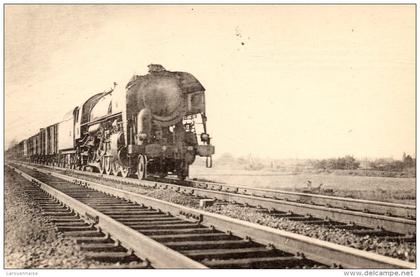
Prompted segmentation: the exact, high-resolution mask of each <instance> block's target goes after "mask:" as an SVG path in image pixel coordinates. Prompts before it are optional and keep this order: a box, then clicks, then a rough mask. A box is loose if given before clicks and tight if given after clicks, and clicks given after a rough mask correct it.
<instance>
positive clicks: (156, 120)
mask: <svg viewBox="0 0 420 277" xmlns="http://www.w3.org/2000/svg"><path fill="white" fill-rule="evenodd" d="M204 91H205V89H204V87H203V86H202V85H201V83H200V82H199V81H198V80H197V79H196V78H195V77H194V76H193V75H191V74H189V73H186V72H172V71H167V70H166V69H165V68H164V67H163V66H161V65H157V64H151V65H149V73H148V74H146V75H135V76H133V77H132V78H131V80H130V81H129V82H128V84H127V85H126V86H125V87H120V86H118V85H117V84H116V83H114V87H113V88H112V89H110V90H108V91H105V92H101V93H98V94H95V95H93V96H92V97H90V98H89V99H87V100H86V101H84V102H83V103H82V104H81V105H79V106H76V107H75V108H74V109H72V110H71V111H69V112H68V113H67V114H65V115H64V118H63V120H62V121H61V122H59V123H56V124H53V125H50V126H48V127H46V128H42V129H41V130H40V132H39V133H38V134H35V135H33V136H31V137H30V138H28V139H26V140H24V141H23V142H21V143H20V144H18V145H16V146H15V147H14V148H13V149H11V152H13V153H15V154H14V156H15V157H16V156H19V157H20V158H22V159H26V160H27V161H30V162H34V163H42V164H51V165H56V166H61V167H67V168H75V169H81V170H88V169H89V170H95V171H99V172H101V173H104V174H114V175H122V176H123V177H127V176H128V175H135V174H137V176H138V178H139V179H144V178H145V177H146V176H147V175H148V174H151V175H157V176H160V177H164V176H166V175H168V174H174V175H177V176H178V177H179V178H180V179H185V178H186V177H187V176H188V174H189V166H190V165H191V164H192V163H193V162H194V160H195V158H196V156H201V157H205V158H206V165H207V166H208V167H211V166H212V155H213V154H214V146H213V145H211V143H210V136H209V134H208V133H207V126H206V122H207V117H206V111H205V94H204ZM200 142H201V143H200Z"/></svg>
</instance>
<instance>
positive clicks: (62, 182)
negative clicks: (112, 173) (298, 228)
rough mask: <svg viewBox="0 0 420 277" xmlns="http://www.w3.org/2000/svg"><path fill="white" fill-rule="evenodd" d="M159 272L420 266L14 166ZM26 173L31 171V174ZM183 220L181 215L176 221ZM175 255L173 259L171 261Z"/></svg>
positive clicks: (62, 176)
mask: <svg viewBox="0 0 420 277" xmlns="http://www.w3.org/2000/svg"><path fill="white" fill-rule="evenodd" d="M14 170H15V171H17V172H19V173H20V174H21V175H22V176H24V177H25V178H27V179H29V180H31V181H33V182H35V183H36V184H38V185H39V186H40V188H41V189H43V190H45V191H47V192H48V193H49V194H51V195H53V196H54V197H56V198H58V199H59V200H60V201H62V202H63V203H65V204H66V205H68V206H70V207H71V208H72V209H73V210H74V211H75V212H77V213H78V214H83V215H86V216H87V217H89V218H91V219H93V220H94V222H95V226H96V227H98V228H100V229H101V230H102V231H103V232H105V233H109V234H110V236H111V237H112V238H114V239H115V240H117V241H119V242H121V245H123V246H124V247H126V248H129V249H132V250H133V252H134V253H135V254H136V255H138V256H139V257H141V258H143V259H147V260H149V261H150V262H151V265H152V266H153V267H165V268H168V267H170V268H179V267H181V268H202V267H211V268H261V267H269V268H301V267H305V266H306V267H307V266H309V267H313V266H315V267H317V266H320V264H322V265H324V266H325V265H327V266H330V267H337V266H341V267H346V268H347V267H348V268H413V267H415V264H413V263H408V262H403V261H401V260H397V259H392V258H388V257H384V256H380V255H377V254H373V253H367V252H364V251H360V250H356V249H352V248H349V247H343V246H339V245H335V244H332V243H328V242H324V241H319V240H317V239H311V238H308V237H305V236H301V235H296V234H292V233H289V232H285V231H280V230H276V229H272V228H268V227H264V226H260V225H257V224H252V223H249V222H244V221H240V220H236V219H231V218H228V217H224V216H220V215H215V214H211V213H207V212H204V211H200V210H195V209H191V208H187V207H183V206H180V205H176V204H172V203H168V202H165V201H161V200H157V199H153V198H150V197H146V196H142V195H139V194H135V193H131V192H127V191H123V190H119V189H115V188H111V187H109V186H104V185H101V184H98V183H95V182H90V181H85V180H82V179H79V178H75V177H69V176H65V175H62V174H59V173H56V172H52V171H47V170H44V169H38V170H34V169H30V168H28V167H26V168H24V167H21V170H19V169H16V168H14ZM23 171H24V172H23ZM173 215H176V216H173ZM168 257H170V258H168Z"/></svg>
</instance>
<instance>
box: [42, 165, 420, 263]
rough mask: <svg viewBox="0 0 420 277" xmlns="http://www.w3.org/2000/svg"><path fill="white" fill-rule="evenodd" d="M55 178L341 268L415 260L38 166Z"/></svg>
mask: <svg viewBox="0 0 420 277" xmlns="http://www.w3.org/2000/svg"><path fill="white" fill-rule="evenodd" d="M37 170H38V171H40V172H42V173H46V174H51V175H52V176H55V177H57V178H60V179H63V180H66V181H69V182H73V183H78V184H80V185H83V186H86V187H89V188H91V189H94V190H97V191H100V192H103V193H107V194H111V195H113V196H116V197H121V198H124V199H126V200H129V201H133V202H136V203H141V204H143V205H146V206H151V207H153V208H154V209H159V210H161V211H163V212H167V213H170V214H173V215H181V216H184V217H187V218H194V219H197V220H198V222H200V224H202V225H205V226H208V227H213V228H217V229H219V230H222V231H225V232H230V233H232V234H235V235H237V236H240V237H247V238H250V239H251V240H253V241H255V242H258V243H262V244H266V245H267V244H268V245H272V246H274V247H275V248H277V249H279V250H282V251H286V252H292V253H297V254H298V255H304V256H305V257H306V258H308V259H310V260H314V261H317V262H320V263H322V264H326V265H329V266H332V267H334V266H342V267H344V268H377V269H379V268H415V267H416V264H415V263H410V262H405V261H402V260H398V259H394V258H390V257H386V256H382V255H378V254H375V253H370V252H365V251H361V250H358V249H354V248H350V247H346V246H341V245H337V244H334V243H330V242H326V241H322V240H318V239H314V238H309V237H307V236H303V235H299V234H294V233H291V232H287V231H283V230H278V229H274V228H270V227H266V226H261V225H258V224H254V223H250V222H246V221H242V220H238V219H233V218H230V217H227V216H222V215H218V214H213V213H209V212H205V211H201V210H197V209H193V208H189V207H184V206H181V205H178V204H174V203H170V202H166V201H163V200H159V199H155V198H152V197H148V196H144V195H140V194H137V193H133V192H128V191H125V190H121V189H116V188H112V187H109V186H106V185H101V184H99V183H96V182H92V181H86V180H83V179H80V178H76V177H72V176H67V175H63V174H60V173H57V172H51V171H48V170H44V169H37Z"/></svg>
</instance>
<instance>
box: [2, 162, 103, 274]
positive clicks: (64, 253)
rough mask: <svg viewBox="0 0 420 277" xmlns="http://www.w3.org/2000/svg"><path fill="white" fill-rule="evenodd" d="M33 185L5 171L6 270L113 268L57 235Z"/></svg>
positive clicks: (61, 235) (69, 240) (58, 233)
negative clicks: (43, 213) (30, 190)
mask: <svg viewBox="0 0 420 277" xmlns="http://www.w3.org/2000/svg"><path fill="white" fill-rule="evenodd" d="M33 188H34V187H33V184H31V183H30V182H29V181H27V180H26V179H24V178H23V177H21V176H20V175H18V174H16V173H15V172H13V171H12V170H10V169H6V170H5V190H4V191H5V212H4V219H5V243H4V258H5V259H4V261H5V262H4V266H5V268H6V269H13V268H16V269H24V268H31V269H39V268H54V269H57V268H72V269H74V268H101V267H105V266H109V265H110V264H109V263H102V262H98V261H95V260H88V259H86V258H85V254H84V252H83V251H81V250H79V246H78V245H77V244H76V243H75V242H74V241H73V240H72V239H70V238H67V237H65V236H64V235H63V234H62V233H60V232H57V231H56V230H55V228H54V224H53V223H52V222H50V221H49V217H48V216H42V214H41V213H42V210H41V208H40V206H39V204H38V203H37V202H36V201H35V200H33V199H32V198H31V196H30V195H29V194H28V191H27V190H28V189H33Z"/></svg>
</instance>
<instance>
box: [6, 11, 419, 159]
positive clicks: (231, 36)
mask: <svg viewBox="0 0 420 277" xmlns="http://www.w3.org/2000/svg"><path fill="white" fill-rule="evenodd" d="M150 63H158V64H161V65H163V66H164V67H165V68H166V69H167V70H171V71H186V72H189V73H192V74H193V75H194V76H195V77H196V78H197V79H198V80H200V82H201V83H202V84H203V86H204V87H205V88H206V105H207V106H206V109H207V116H208V132H209V133H210V135H211V137H212V138H213V139H212V143H213V144H214V145H215V146H216V153H217V155H220V154H222V153H225V152H229V153H232V154H233V155H235V156H241V155H249V154H252V155H254V156H259V157H271V158H329V157H339V156H343V155H347V154H350V155H354V156H355V157H356V158H366V157H369V158H378V157H394V158H398V159H400V158H401V157H402V153H403V152H406V153H409V154H415V96H416V91H415V6H414V5H338V6H337V5H336V6H334V5H275V6H272V5H271V6H270V5H261V6H255V5H243V6H240V5H235V6H231V5H222V6H220V5H219V6H218V5H211V6H208V5H179V6H177V5H172V6H165V5H158V6H152V5H129V6H124V5H118V6H115V5H114V6H112V5H81V6H71V5H58V6H57V5H44V6H36V5H6V8H5V144H6V146H7V145H8V144H9V143H10V142H11V141H12V140H19V141H20V140H22V139H25V138H27V137H29V136H31V135H32V134H34V133H35V132H37V131H38V130H39V129H40V128H42V127H44V126H47V125H50V124H53V123H56V122H58V121H61V120H62V118H63V115H64V114H65V113H66V112H68V111H70V110H71V109H72V108H73V107H75V106H77V105H79V104H81V103H82V101H84V100H86V99H87V98H89V97H90V96H91V95H93V94H95V93H98V92H102V91H104V90H107V89H109V88H111V87H112V84H113V82H114V81H115V82H117V83H118V84H120V85H123V86H125V84H126V83H127V82H128V80H129V79H130V78H131V76H132V75H134V74H146V73H147V65H149V64H150Z"/></svg>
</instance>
